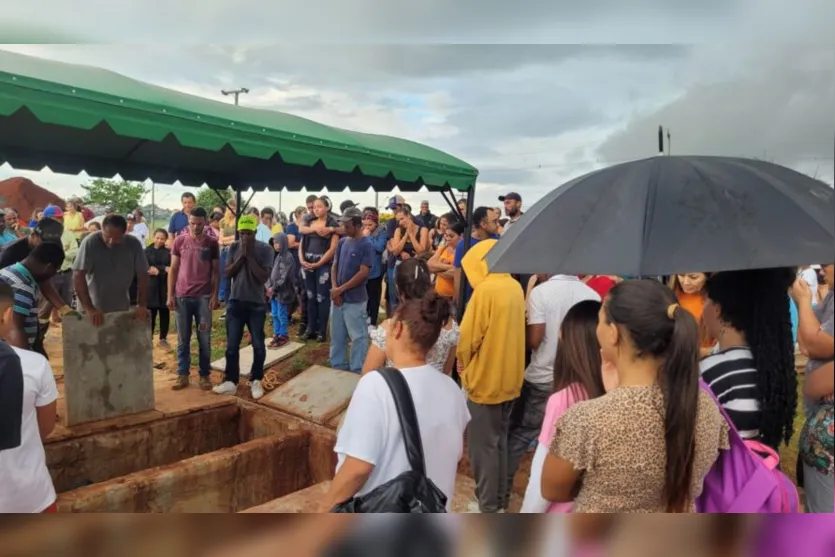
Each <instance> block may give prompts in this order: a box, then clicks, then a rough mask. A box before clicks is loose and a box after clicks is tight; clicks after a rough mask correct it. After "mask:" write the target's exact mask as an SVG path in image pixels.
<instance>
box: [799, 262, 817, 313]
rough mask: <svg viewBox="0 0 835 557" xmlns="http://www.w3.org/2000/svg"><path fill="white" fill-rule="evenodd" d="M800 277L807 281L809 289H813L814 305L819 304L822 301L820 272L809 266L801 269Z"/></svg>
mask: <svg viewBox="0 0 835 557" xmlns="http://www.w3.org/2000/svg"><path fill="white" fill-rule="evenodd" d="M800 278H802V279H803V280H805V281H806V283H807V284H808V285H809V289H810V290H811V291H812V305H817V304H818V302H820V297H819V296H818V274H817V273H816V272H815V270H814V269H812V268H808V269H804V270H802V271H800Z"/></svg>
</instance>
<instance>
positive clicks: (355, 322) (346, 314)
mask: <svg viewBox="0 0 835 557" xmlns="http://www.w3.org/2000/svg"><path fill="white" fill-rule="evenodd" d="M366 307H367V302H359V303H355V304H349V303H343V304H342V305H341V306H336V305H335V306H333V307H332V308H331V348H330V359H331V367H332V368H334V369H341V370H342V371H352V372H354V373H362V364H363V363H365V355H366V354H367V353H368V325H367V324H366V318H367V317H368V311H367V310H366ZM348 338H350V339H351V367H350V368H349V367H348Z"/></svg>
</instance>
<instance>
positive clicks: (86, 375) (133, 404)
mask: <svg viewBox="0 0 835 557" xmlns="http://www.w3.org/2000/svg"><path fill="white" fill-rule="evenodd" d="M63 345H64V396H65V398H66V406H67V412H66V417H65V422H64V425H66V426H72V425H76V424H80V423H85V422H91V421H94V420H103V419H108V418H115V417H118V416H123V415H127V414H136V413H139V412H146V411H148V410H153V409H154V369H153V346H152V344H151V327H149V326H148V324H147V323H140V322H138V321H136V320H135V319H134V314H133V312H132V311H127V312H119V313H109V314H106V315H105V319H104V324H103V325H102V326H101V327H95V326H93V324H92V323H90V321H89V320H88V319H86V318H84V319H78V318H73V317H66V318H65V319H64V322H63Z"/></svg>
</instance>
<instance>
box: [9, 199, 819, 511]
mask: <svg viewBox="0 0 835 557" xmlns="http://www.w3.org/2000/svg"><path fill="white" fill-rule="evenodd" d="M499 200H500V202H501V203H502V204H503V207H499V208H492V207H477V208H475V209H474V211H473V212H472V216H471V227H470V231H471V238H470V242H469V246H470V247H469V249H466V248H465V244H466V242H464V241H463V240H464V234H465V230H466V229H467V227H466V226H465V222H464V215H465V214H466V209H467V206H466V202H465V201H464V202H462V203H460V204H459V207H458V209H457V210H455V211H451V212H449V213H446V214H444V215H440V216H435V215H433V214H432V213H431V212H430V210H429V203H428V202H425V201H424V202H422V203H421V204H420V209H419V210H418V211H417V212H414V211H413V210H412V207H411V206H410V205H409V204H408V203H407V201H406V200H405V199H404V198H403V197H402V196H399V195H396V196H394V197H392V198H391V199H390V200H389V203H388V204H387V205H386V209H387V210H389V211H391V212H392V214H393V217H392V218H390V219H388V220H385V219H384V218H382V217H383V216H384V215H381V214H380V212H379V211H378V209H377V208H376V207H365V208H361V207H358V206H357V205H356V204H354V203H353V202H352V201H345V202H343V203H342V204H341V205H340V207H339V208H338V213H337V212H335V210H334V207H333V205H332V202H331V200H330V199H329V198H328V197H327V196H315V195H311V196H309V197H308V198H307V200H306V206H300V207H298V208H297V209H296V210H295V211H294V212H293V214H292V215H291V219H289V220H288V219H287V218H285V217H284V215H283V214H281V213H276V212H275V211H274V210H273V209H271V208H265V209H263V210H261V211H259V210H258V209H256V208H247V210H245V211H243V212H241V213H240V214H239V213H238V211H237V206H236V203H235V200H234V199H233V200H229V201H228V202H227V203H226V204H225V206H218V207H213V208H211V209H208V210H207V208H203V207H199V206H197V205H196V199H195V197H194V196H193V195H192V194H190V193H186V194H184V195H183V196H182V198H181V201H182V209H181V210H180V211H178V212H176V213H175V214H174V215H173V216H172V217H171V220H170V222H169V226H168V227H167V229H162V228H160V229H156V230H150V229H149V228H148V226H147V224H145V222H144V219H143V215H142V213H141V211H134V212H133V213H131V214H130V215H128V216H127V217H125V216H122V215H119V214H115V213H112V212H111V213H108V214H105V215H103V216H102V217H101V219H100V221H96V220H95V219H87V218H86V217H85V216H84V214H83V212H82V209H83V208H82V206H81V205H80V204H77V203H75V202H70V203H67V205H66V207H64V208H60V207H55V206H51V207H47V208H45V209H44V211H43V214H42V215H41V216H40V219H36V222H32V223H26V224H27V226H25V227H22V226H21V223H20V222H19V215H17V214H16V212H14V211H12V210H8V209H7V210H6V212H5V218H4V219H3V223H4V228H2V229H0V234H2V236H1V237H2V239H3V242H4V243H5V245H4V246H3V250H2V252H1V253H0V328H2V330H0V337H2V338H3V339H4V340H5V341H6V343H0V364H3V362H6V361H10V360H12V359H14V355H15V354H16V355H17V357H18V359H19V360H20V365H21V366H22V368H23V372H22V378H23V384H24V385H25V393H26V396H25V397H24V399H23V402H22V404H23V406H20V405H17V406H15V405H13V404H11V402H10V403H9V404H8V405H7V404H6V400H5V399H3V400H2V401H0V402H2V403H0V408H3V409H4V411H6V412H8V416H9V417H8V419H9V420H10V421H9V422H8V423H10V424H12V426H14V424H15V423H20V421H21V419H22V423H23V424H24V426H23V429H22V432H23V435H24V436H25V437H27V439H26V440H24V441H21V440H20V439H16V438H14V437H13V436H10V435H8V434H7V433H8V432H7V431H6V430H7V429H8V428H3V432H4V436H3V438H2V439H0V441H2V443H0V470H2V471H4V472H6V471H11V472H10V473H11V475H10V476H9V475H8V474H7V475H6V476H7V477H9V478H12V479H10V480H0V482H2V485H3V490H2V493H0V509H2V510H6V509H18V510H29V511H32V510H36V511H42V510H44V509H47V508H49V507H50V505H51V504H52V503H54V491H52V492H51V493H52V495H49V494H48V493H49V490H48V489H46V488H45V487H44V486H43V485H41V484H42V483H43V481H42V478H41V484H38V486H39V487H37V489H35V488H33V490H32V493H38V496H37V498H38V502H37V504H36V503H35V501H34V500H33V499H32V497H35V496H34V495H32V497H30V498H28V499H27V498H26V497H24V492H25V490H26V489H28V488H24V487H15V489H13V490H6V489H5V487H6V484H7V483H8V482H10V481H13V480H14V478H15V477H16V476H15V473H17V472H16V470H17V468H16V467H20V466H24V464H25V466H27V467H30V468H31V467H32V465H33V464H32V462H33V461H32V460H31V458H32V455H33V454H35V455H39V456H37V458H36V460H37V459H40V460H39V462H40V464H37V466H36V468H37V467H38V466H41V465H42V461H43V448H42V446H40V445H39V443H40V438H41V437H43V436H45V435H47V434H48V433H49V430H50V429H51V425H50V423H54V402H55V398H56V396H57V394H56V393H57V391H56V389H55V386H54V380H53V379H52V378H51V373H46V372H44V369H46V370H48V369H49V367H48V364H47V363H46V360H45V359H44V358H45V357H46V352H45V351H44V349H43V335H44V334H45V329H46V327H47V326H48V325H49V322H50V320H51V321H52V322H58V321H60V319H62V318H63V317H65V316H66V315H67V314H68V313H69V312H72V311H75V310H78V311H79V312H81V313H83V314H84V315H85V317H86V318H88V319H90V320H91V321H92V322H93V324H95V325H97V326H98V325H101V324H102V322H103V321H104V319H105V318H106V314H108V313H112V312H117V311H128V310H130V311H134V312H135V315H136V318H137V319H138V320H141V321H149V322H150V327H151V330H152V332H153V333H154V334H155V333H156V331H157V326H158V332H159V343H160V345H161V346H163V347H167V338H168V333H169V327H170V320H171V312H172V311H173V312H174V313H175V315H174V317H175V320H176V329H177V348H176V350H177V361H178V370H177V371H178V378H177V380H176V382H175V384H174V386H173V388H174V389H175V390H180V389H184V388H187V387H189V385H190V378H189V376H190V370H191V365H192V362H191V342H192V337H193V336H196V337H197V345H198V346H197V352H198V362H197V373H198V385H199V387H200V388H202V389H204V390H207V391H208V390H211V391H213V392H214V393H216V394H219V395H234V394H236V393H237V392H238V383H239V381H240V374H241V370H240V348H241V343H242V341H243V337H244V332H245V329H246V330H248V332H249V336H250V341H251V345H252V350H253V359H252V366H251V369H250V385H251V387H250V388H251V395H252V398H253V399H256V400H257V399H259V398H261V397H262V396H263V395H264V389H263V386H262V380H263V375H264V369H263V368H264V362H265V359H266V354H267V350H268V349H270V348H280V347H282V346H285V345H286V344H287V343H288V342H289V341H290V338H291V329H290V328H291V326H292V323H293V320H294V319H295V320H297V322H298V326H299V329H298V331H297V333H298V336H299V337H301V338H302V339H304V340H308V341H312V342H329V359H330V365H331V367H334V368H336V369H339V370H344V371H349V372H354V373H357V374H362V376H361V379H360V381H359V383H358V386H357V389H356V391H355V392H354V394H353V397H352V399H351V402H350V405H349V407H348V410H347V413H346V415H345V419H344V422H343V424H342V425H341V427H340V429H339V432H338V437H337V443H336V447H335V451H336V453H337V455H338V466H337V469H336V475H335V478H334V481H333V482H332V484H331V487H330V490H329V492H328V493H327V494H326V496H325V497H324V498H323V499H322V501H321V503H320V506H321V509H322V510H323V511H327V510H330V509H332V508H333V507H334V506H335V505H337V504H340V503H342V502H345V501H346V500H349V499H351V498H352V497H357V496H362V495H364V494H368V493H369V492H371V491H373V490H374V489H376V488H378V487H379V486H382V485H384V484H386V483H387V482H389V481H390V480H392V479H393V478H395V477H397V476H398V475H399V474H401V473H403V472H406V471H407V470H408V469H409V462H408V459H407V456H406V455H407V453H406V451H405V448H404V438H403V435H402V433H401V431H400V427H399V421H398V418H397V409H396V408H395V404H394V400H393V399H392V396H391V394H390V393H389V390H388V387H387V385H386V382H385V381H384V380H383V377H382V375H381V374H379V373H377V372H376V370H379V369H381V368H383V367H395V368H397V369H399V370H401V372H402V374H403V377H404V378H405V380H406V382H407V384H408V386H409V390H410V392H411V395H412V398H413V401H414V405H415V410H416V414H417V419H418V422H419V426H420V433H421V438H422V441H423V447H424V453H425V460H426V472H427V475H428V477H429V478H430V479H431V480H432V481H433V482H434V483H435V485H437V486H438V487H439V488H440V490H441V491H442V492H443V493H444V494H445V495H446V496H447V499H448V502H449V503H448V505H449V504H451V501H452V499H453V492H454V488H455V477H456V473H457V470H458V466H459V462H460V460H461V459H462V457H463V453H464V450H465V432H466V449H467V451H468V461H469V466H470V468H471V469H472V473H473V477H474V478H475V481H476V493H475V500H474V501H473V504H472V505H471V511H472V512H483V513H501V512H505V511H507V510H508V509H509V507H510V503H511V494H512V491H513V486H514V479H515V478H516V476H517V471H518V469H519V466H520V462H521V460H522V457H523V455H524V454H525V453H526V452H527V451H529V450H533V451H534V461H533V465H532V469H531V475H530V479H529V481H528V485H527V490H526V494H525V498H524V502H523V511H524V512H569V511H574V512H691V511H694V510H696V508H697V506H696V504H697V500H698V498H699V496H700V494H701V493H702V490H703V485H704V482H705V481H707V480H706V477H707V476H708V474H709V472H710V470H711V469H712V467H713V466H714V465H715V463H716V462H717V459H718V458H719V456H720V453H721V452H722V451H724V450H727V449H728V448H729V443H730V441H729V440H730V438H731V434H732V432H736V433H738V435H739V436H740V437H741V438H742V439H744V440H747V441H751V442H756V443H761V444H762V446H763V447H768V448H771V449H774V450H777V449H779V448H780V446H781V445H783V444H785V443H788V442H789V441H790V440H791V439H792V437H793V434H794V419H795V415H796V412H797V402H798V400H797V397H798V388H797V387H798V377H797V373H796V369H795V353H796V351H799V352H800V353H802V354H804V355H805V356H806V357H808V362H809V363H808V365H807V366H806V369H805V382H804V389H803V397H804V402H805V422H804V424H805V425H804V426H803V431H802V433H801V435H800V447H799V453H800V461H799V463H798V470H797V472H798V474H797V476H798V479H799V481H801V482H802V483H803V485H804V486H805V493H806V506H807V510H809V511H811V512H833V508H832V507H833V476H835V474H833V456H832V455H833V430H832V427H833V371H832V365H833V364H832V362H833V353H835V349H834V348H833V325H834V324H835V323H834V322H835V317H833V291H832V288H833V265H832V264H831V263H827V262H824V263H826V264H825V265H823V266H822V267H820V266H817V267H815V266H805V267H803V268H800V269H794V268H791V269H790V268H783V269H761V270H750V271H728V272H719V273H713V274H711V273H702V272H691V273H682V274H678V275H674V276H671V277H644V278H636V277H616V276H599V275H596V276H588V275H587V276H575V275H554V276H545V275H533V276H526V275H508V274H502V273H491V272H489V270H488V268H487V264H486V261H485V256H486V254H487V253H488V252H489V250H490V249H491V248H492V247H493V246H494V245H495V244H496V242H497V241H499V240H500V238H501V235H502V234H505V233H507V231H508V230H509V229H511V228H512V227H513V226H514V224H515V223H516V222H518V220H519V218H521V216H522V214H523V212H522V198H521V196H520V195H519V194H517V193H509V194H507V195H505V196H502V197H500V198H499ZM503 214H504V216H503ZM30 225H31V226H30ZM24 228H26V229H27V232H21V230H23V229H24ZM460 295H464V297H465V298H466V300H467V304H466V311H465V312H464V314H463V316H462V318H461V319H460V320H459V319H458V317H459V316H458V315H456V313H455V305H456V304H455V302H456V301H457V300H458V299H459V296H460ZM74 308H75V309H74ZM220 308H222V309H223V315H222V319H224V320H225V323H226V345H227V348H226V370H225V372H224V376H223V379H222V381H221V382H220V383H219V384H217V385H214V384H213V383H212V381H211V379H210V361H209V360H210V352H211V334H212V320H213V311H215V310H217V309H220ZM381 309H383V311H381ZM268 315H270V316H271V332H272V337H271V338H270V339H267V334H266V331H265V329H266V326H267V316H268ZM149 317H150V318H149ZM157 321H158V325H157ZM193 333H196V335H193ZM37 353H39V354H37ZM3 369H4V371H3V375H2V376H0V380H2V381H4V382H8V381H10V379H9V377H10V376H11V375H10V373H9V372H8V371H7V370H6V369H5V368H3ZM3 384H4V385H5V384H6V383H3ZM6 396H8V395H7V391H5V387H4V388H3V389H0V398H2V397H6ZM9 408H11V409H12V410H9ZM50 408H51V410H50ZM50 412H51V413H52V416H53V418H52V422H50V421H49V420H48V419H46V418H45V417H42V414H43V415H44V416H45V415H46V414H49V413H50ZM12 418H14V420H17V421H16V422H15V421H12ZM42 418H43V419H42ZM6 419H7V417H6V414H5V413H4V415H3V420H4V423H5V420H6ZM26 424H28V425H26ZM11 429H14V427H12V428H11ZM18 433H20V432H18ZM28 437H31V439H28ZM15 441H17V445H15V444H14V443H15ZM11 447H18V448H14V449H12V448H11ZM35 447H40V448H39V449H38V448H35ZM44 469H45V466H44ZM21 478H22V477H21ZM21 478H18V479H19V480H20V482H22V483H20V485H25V481H24V480H25V479H26V478H22V479H21ZM47 478H48V475H47ZM50 485H51V484H50ZM41 488H43V489H41ZM38 489H41V490H42V491H44V493H46V495H43V494H40V492H38ZM41 495H43V497H41ZM50 499H51V500H50ZM23 500H26V501H28V502H27V503H25V504H24V503H21V502H20V501H23ZM30 503H31V504H30ZM41 503H43V504H41ZM27 505H29V506H28V507H27V508H26V509H23V507H26V506H27ZM37 507H41V508H37Z"/></svg>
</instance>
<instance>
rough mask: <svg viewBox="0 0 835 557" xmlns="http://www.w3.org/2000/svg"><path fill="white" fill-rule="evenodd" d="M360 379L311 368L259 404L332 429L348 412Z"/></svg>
mask: <svg viewBox="0 0 835 557" xmlns="http://www.w3.org/2000/svg"><path fill="white" fill-rule="evenodd" d="M359 380H360V376H359V375H357V374H355V373H350V372H347V371H339V370H337V369H331V368H329V367H324V366H311V367H309V368H308V369H306V370H305V371H303V372H301V373H300V374H298V375H297V376H295V377H293V378H292V379H290V380H289V381H287V382H286V383H284V384H283V385H281V386H280V387H278V388H277V389H275V390H274V391H273V392H271V393H269V394H267V395H266V396H265V397H264V398H262V399H261V400H259V401H258V403H259V404H264V405H266V406H269V407H271V408H275V409H276V410H280V411H282V412H286V413H288V414H292V415H294V416H298V417H300V418H304V419H305V420H309V421H311V422H314V423H317V424H320V425H324V426H329V427H336V425H331V423H332V420H334V419H335V418H337V417H338V416H339V414H341V413H343V412H344V411H345V409H346V408H348V403H349V402H350V401H351V396H353V394H354V389H356V388H357V383H358V382H359ZM338 423H339V422H338V421H337V422H336V424H337V425H338Z"/></svg>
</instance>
